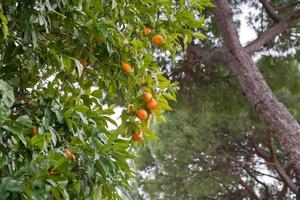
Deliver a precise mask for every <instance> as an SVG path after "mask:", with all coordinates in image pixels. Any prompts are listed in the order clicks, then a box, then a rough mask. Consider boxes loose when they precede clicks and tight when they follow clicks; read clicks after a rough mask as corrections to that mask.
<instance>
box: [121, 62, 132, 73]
mask: <svg viewBox="0 0 300 200" xmlns="http://www.w3.org/2000/svg"><path fill="white" fill-rule="evenodd" d="M122 69H123V71H124V72H125V73H126V74H129V73H131V72H133V68H132V67H131V66H130V65H129V64H128V63H123V64H122Z"/></svg>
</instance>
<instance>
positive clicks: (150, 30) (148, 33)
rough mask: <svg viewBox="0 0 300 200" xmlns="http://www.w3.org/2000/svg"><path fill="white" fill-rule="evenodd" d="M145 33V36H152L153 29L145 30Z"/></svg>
mask: <svg viewBox="0 0 300 200" xmlns="http://www.w3.org/2000/svg"><path fill="white" fill-rule="evenodd" d="M143 33H144V35H145V36H148V35H151V33H152V29H151V28H144V30H143Z"/></svg>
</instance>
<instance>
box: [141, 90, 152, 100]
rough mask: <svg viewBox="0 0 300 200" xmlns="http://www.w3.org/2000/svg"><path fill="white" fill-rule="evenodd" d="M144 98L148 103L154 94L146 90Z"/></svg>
mask: <svg viewBox="0 0 300 200" xmlns="http://www.w3.org/2000/svg"><path fill="white" fill-rule="evenodd" d="M143 98H144V101H145V102H146V103H147V102H149V101H151V100H152V94H151V93H150V92H144V94H143Z"/></svg>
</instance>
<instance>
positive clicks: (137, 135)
mask: <svg viewBox="0 0 300 200" xmlns="http://www.w3.org/2000/svg"><path fill="white" fill-rule="evenodd" d="M132 139H133V141H136V142H141V141H143V140H144V137H143V133H142V132H139V133H133V134H132Z"/></svg>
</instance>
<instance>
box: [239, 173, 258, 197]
mask: <svg viewBox="0 0 300 200" xmlns="http://www.w3.org/2000/svg"><path fill="white" fill-rule="evenodd" d="M239 183H240V184H241V185H242V186H243V187H244V188H245V190H247V192H248V193H249V194H250V195H251V196H252V197H253V198H254V199H256V200H260V198H259V196H257V194H256V193H255V192H254V190H253V189H252V188H251V187H250V186H248V185H247V183H245V182H244V181H243V180H242V179H241V178H239Z"/></svg>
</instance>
